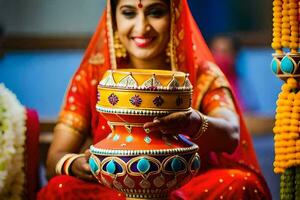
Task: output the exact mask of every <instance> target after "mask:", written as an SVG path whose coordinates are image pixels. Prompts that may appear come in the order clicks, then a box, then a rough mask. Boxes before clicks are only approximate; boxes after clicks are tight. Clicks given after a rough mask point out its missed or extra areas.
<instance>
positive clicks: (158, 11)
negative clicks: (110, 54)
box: [116, 0, 170, 60]
mask: <svg viewBox="0 0 300 200" xmlns="http://www.w3.org/2000/svg"><path fill="white" fill-rule="evenodd" d="M141 3H142V5H143V6H142V7H139V5H138V4H139V1H138V0H119V1H118V4H117V7H116V25H117V31H118V34H119V38H120V40H121V42H122V44H123V45H124V46H125V48H126V49H127V51H128V53H129V55H130V56H133V57H135V58H137V59H143V60H148V59H153V58H155V57H157V56H159V55H161V53H164V50H165V49H166V47H167V44H168V42H169V35H170V11H169V6H168V4H167V3H166V2H165V1H163V0H142V1H141Z"/></svg>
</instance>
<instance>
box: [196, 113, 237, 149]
mask: <svg viewBox="0 0 300 200" xmlns="http://www.w3.org/2000/svg"><path fill="white" fill-rule="evenodd" d="M206 117H207V119H208V129H207V130H206V131H205V132H204V133H203V134H202V135H201V136H200V137H199V138H198V139H197V141H195V142H196V143H197V144H198V145H199V148H200V152H201V153H203V154H205V153H208V152H210V151H214V152H226V153H229V154H231V153H233V152H234V151H235V149H236V147H237V146H238V144H239V139H240V125H239V124H240V122H239V117H238V116H237V114H236V113H234V112H233V111H232V110H230V109H228V108H226V107H219V108H216V109H214V110H212V111H211V112H210V113H209V114H208V115H207V116H206ZM191 138H192V139H193V135H191Z"/></svg>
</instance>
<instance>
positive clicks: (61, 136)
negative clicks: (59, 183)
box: [47, 123, 94, 181]
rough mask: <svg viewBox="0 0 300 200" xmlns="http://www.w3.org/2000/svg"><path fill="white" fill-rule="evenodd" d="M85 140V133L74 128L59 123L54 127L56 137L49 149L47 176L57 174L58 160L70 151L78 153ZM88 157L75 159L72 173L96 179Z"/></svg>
mask: <svg viewBox="0 0 300 200" xmlns="http://www.w3.org/2000/svg"><path fill="white" fill-rule="evenodd" d="M84 140H85V137H84V136H83V134H80V133H79V132H78V131H76V130H74V129H73V128H71V127H69V126H67V125H65V124H63V123H59V124H57V125H56V127H55V129H54V138H53V141H52V143H51V146H50V148H49V151H48V157H47V176H48V178H51V177H53V176H55V175H56V172H55V168H56V165H57V163H58V161H59V160H60V159H61V158H62V157H63V156H65V155H66V154H68V153H78V152H79V151H80V149H81V146H82V144H83V142H84ZM87 159H88V158H87V157H79V158H77V159H75V160H74V161H73V162H72V164H71V167H70V169H69V171H70V173H71V174H72V175H74V176H76V177H79V178H82V179H85V180H89V181H92V180H94V179H93V177H92V174H91V172H90V168H89V165H88V160H87Z"/></svg>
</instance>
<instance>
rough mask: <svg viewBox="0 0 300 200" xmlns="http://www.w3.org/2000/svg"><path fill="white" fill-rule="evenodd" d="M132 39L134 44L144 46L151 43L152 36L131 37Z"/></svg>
mask: <svg viewBox="0 0 300 200" xmlns="http://www.w3.org/2000/svg"><path fill="white" fill-rule="evenodd" d="M132 39H133V41H134V43H135V45H136V46H138V47H140V48H146V47H148V46H149V45H150V44H151V43H152V41H153V40H154V37H133V38H132Z"/></svg>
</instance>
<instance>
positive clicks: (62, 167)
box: [55, 153, 85, 175]
mask: <svg viewBox="0 0 300 200" xmlns="http://www.w3.org/2000/svg"><path fill="white" fill-rule="evenodd" d="M84 156H85V154H74V153H70V154H66V155H64V156H63V157H62V158H61V159H60V160H59V161H58V162H57V164H56V168H55V169H56V173H57V174H59V175H62V174H66V175H70V167H71V165H72V163H73V162H74V161H75V160H76V159H77V158H80V157H84Z"/></svg>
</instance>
